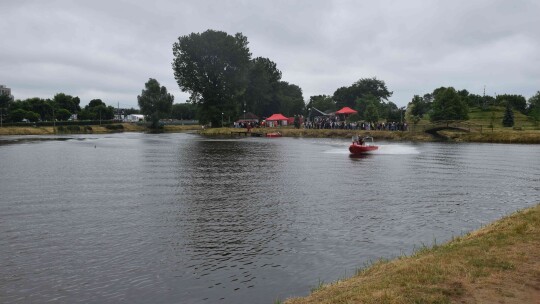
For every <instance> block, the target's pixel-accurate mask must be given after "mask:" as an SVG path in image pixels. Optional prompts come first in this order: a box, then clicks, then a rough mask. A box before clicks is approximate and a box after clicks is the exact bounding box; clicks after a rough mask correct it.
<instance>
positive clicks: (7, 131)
mask: <svg viewBox="0 0 540 304" xmlns="http://www.w3.org/2000/svg"><path fill="white" fill-rule="evenodd" d="M75 127H77V126H75ZM78 127H79V128H78V130H74V129H73V128H70V127H68V126H57V127H52V126H46V127H33V126H24V127H2V128H0V135H55V134H56V135H58V134H108V133H121V132H151V130H150V129H148V128H147V127H145V126H141V125H138V124H133V123H118V124H110V125H91V126H78ZM111 127H112V128H111ZM200 129H201V127H200V126H199V125H170V126H165V127H164V128H163V130H162V132H165V133H174V132H185V131H193V130H200Z"/></svg>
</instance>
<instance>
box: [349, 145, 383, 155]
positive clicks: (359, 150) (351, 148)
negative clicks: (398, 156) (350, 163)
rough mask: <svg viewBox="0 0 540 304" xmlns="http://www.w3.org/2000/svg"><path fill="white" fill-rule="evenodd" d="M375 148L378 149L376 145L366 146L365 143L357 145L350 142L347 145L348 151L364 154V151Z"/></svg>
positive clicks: (367, 151) (368, 151) (370, 150)
mask: <svg viewBox="0 0 540 304" xmlns="http://www.w3.org/2000/svg"><path fill="white" fill-rule="evenodd" d="M377 149H379V147H378V146H367V145H357V144H352V145H350V146H349V152H351V154H366V153H370V152H373V151H375V150H377Z"/></svg>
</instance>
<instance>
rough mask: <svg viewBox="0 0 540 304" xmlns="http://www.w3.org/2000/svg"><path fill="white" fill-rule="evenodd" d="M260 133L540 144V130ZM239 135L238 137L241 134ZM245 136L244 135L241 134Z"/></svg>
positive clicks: (230, 131) (226, 131) (225, 132)
mask: <svg viewBox="0 0 540 304" xmlns="http://www.w3.org/2000/svg"><path fill="white" fill-rule="evenodd" d="M245 131H246V129H235V128H210V129H204V130H200V131H199V133H200V134H202V135H207V136H235V135H234V133H235V132H245ZM252 132H256V133H271V132H280V133H281V134H282V135H283V136H285V137H311V138H313V137H314V138H351V136H353V135H358V134H359V135H363V136H365V135H370V136H373V138H374V139H375V140H387V141H417V142H431V141H449V142H481V143H521V144H540V130H526V131H521V130H507V129H495V130H494V131H491V130H489V131H484V132H482V133H467V132H456V131H439V135H440V136H438V137H435V136H432V135H430V134H428V133H425V132H410V131H404V132H403V131H373V130H371V131H362V130H340V129H335V130H333V129H294V128H290V127H285V128H260V129H253V130H252ZM237 136H238V135H237ZM240 136H241V135H240Z"/></svg>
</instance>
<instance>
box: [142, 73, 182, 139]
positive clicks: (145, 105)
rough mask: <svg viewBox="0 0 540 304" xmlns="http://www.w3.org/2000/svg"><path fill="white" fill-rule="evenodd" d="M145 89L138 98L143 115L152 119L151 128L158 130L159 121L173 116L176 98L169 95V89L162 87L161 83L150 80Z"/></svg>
mask: <svg viewBox="0 0 540 304" xmlns="http://www.w3.org/2000/svg"><path fill="white" fill-rule="evenodd" d="M144 86H145V89H144V90H142V92H141V95H139V96H137V100H138V102H139V107H140V108H141V113H142V114H144V115H146V116H147V117H149V118H150V121H151V127H152V128H157V127H158V126H159V120H160V119H161V118H166V117H168V116H169V115H170V114H171V108H172V104H173V101H174V96H172V95H171V94H169V93H167V88H165V87H164V86H162V87H160V85H159V82H158V81H157V80H155V79H153V78H150V79H149V80H148V82H146V83H145V85H144Z"/></svg>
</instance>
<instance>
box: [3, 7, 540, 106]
mask: <svg viewBox="0 0 540 304" xmlns="http://www.w3.org/2000/svg"><path fill="white" fill-rule="evenodd" d="M539 15H540V1H537V0H530V1H521V0H514V1H506V0H504V1H502V0H474V1H469V0H453V1H437V0H426V1H417V0H408V1H360V0H359V1H322V0H321V1H319V0H317V1H313V0H311V1H308V0H306V1H281V0H278V1H247V0H246V1H240V0H231V1H225V0H223V1H218V0H216V1H205V0H197V1H160V0H157V1H140V0H133V1H127V0H126V1H123V0H106V1H105V0H92V1H87V0H81V1H62V0H49V1H40V0H36V1H31V0H2V4H1V6H0V37H1V39H2V42H1V44H0V84H3V85H6V86H8V87H10V88H11V89H12V94H13V95H15V98H17V99H24V98H29V97H41V98H52V97H53V96H54V95H55V94H56V93H59V92H63V93H66V94H70V95H73V96H79V97H80V98H81V105H83V106H84V105H86V104H88V102H89V101H90V100H91V99H95V98H100V99H102V100H103V101H104V102H105V103H107V104H108V105H114V106H117V105H118V104H119V105H120V107H138V105H137V95H139V94H140V93H141V90H142V89H143V88H144V84H145V82H146V81H148V79H149V78H155V79H157V80H158V81H159V82H160V83H161V85H164V86H166V87H167V89H168V90H169V92H171V93H172V94H173V95H174V96H175V103H182V102H185V100H186V99H187V97H188V95H187V94H186V93H183V92H181V90H180V89H179V87H178V84H177V83H176V81H175V79H174V75H173V71H172V68H171V63H172V60H173V55H172V44H173V43H174V42H175V41H177V40H178V37H179V36H183V35H188V34H190V33H192V32H197V33H202V32H204V31H206V30H207V29H214V30H221V31H225V32H227V33H229V34H235V33H237V32H241V33H243V34H244V35H245V36H247V38H248V41H249V47H250V50H251V53H252V56H253V57H267V58H269V59H271V60H272V61H274V62H275V63H276V64H277V66H278V69H280V70H281V71H282V73H283V80H284V81H287V82H289V83H293V84H296V85H298V86H299V87H300V88H302V90H303V93H304V99H305V100H306V101H307V100H309V97H310V96H312V95H320V94H327V95H332V94H333V93H334V91H335V90H336V89H337V88H339V87H341V86H349V85H351V84H352V83H354V82H355V81H357V80H359V79H361V78H371V77H377V78H378V79H381V80H384V81H385V82H386V84H387V86H388V88H389V90H391V91H393V92H394V94H393V96H392V97H391V98H390V101H392V102H394V103H396V104H397V105H398V106H405V105H406V104H407V103H408V102H409V101H410V100H411V98H412V97H413V95H415V94H419V95H423V94H425V93H428V92H431V91H433V89H435V88H438V87H441V86H453V87H455V88H456V89H467V90H468V91H469V92H471V93H476V94H482V93H483V90H484V86H485V88H486V94H487V95H495V94H505V93H507V94H521V95H523V96H525V97H526V98H529V97H531V96H532V95H534V94H535V93H536V92H537V91H538V90H540V26H539V23H538V16H539Z"/></svg>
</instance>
